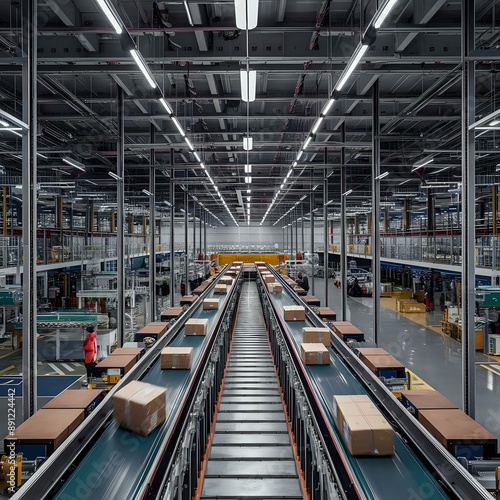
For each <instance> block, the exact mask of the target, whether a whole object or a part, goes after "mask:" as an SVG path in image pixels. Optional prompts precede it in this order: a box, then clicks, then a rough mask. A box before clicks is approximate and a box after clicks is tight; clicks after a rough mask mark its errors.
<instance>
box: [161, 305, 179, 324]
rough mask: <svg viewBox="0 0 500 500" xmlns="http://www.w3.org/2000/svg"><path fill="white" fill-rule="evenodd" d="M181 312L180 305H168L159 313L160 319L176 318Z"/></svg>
mask: <svg viewBox="0 0 500 500" xmlns="http://www.w3.org/2000/svg"><path fill="white" fill-rule="evenodd" d="M183 312H184V309H183V308H182V307H179V306H176V307H169V308H168V309H167V310H166V311H163V312H162V313H161V314H160V318H161V320H162V321H169V320H171V319H172V318H178V317H179V316H180V315H181V314H182V313H183Z"/></svg>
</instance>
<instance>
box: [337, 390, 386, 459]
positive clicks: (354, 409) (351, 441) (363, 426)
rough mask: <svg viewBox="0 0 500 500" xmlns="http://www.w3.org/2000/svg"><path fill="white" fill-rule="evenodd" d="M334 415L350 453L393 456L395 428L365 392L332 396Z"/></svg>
mask: <svg viewBox="0 0 500 500" xmlns="http://www.w3.org/2000/svg"><path fill="white" fill-rule="evenodd" d="M333 416H334V418H335V423H336V425H337V428H338V430H339V433H340V435H341V436H342V438H343V439H344V442H345V444H346V446H347V447H348V448H349V450H350V451H351V453H352V454H353V455H356V456H357V455H371V456H374V455H379V456H384V455H392V454H393V452H394V431H393V429H392V427H391V426H390V424H389V423H388V422H387V420H386V419H385V418H384V416H383V415H382V413H380V411H379V409H378V408H377V406H376V405H375V404H374V403H373V402H372V401H371V399H370V398H369V397H368V396H367V395H365V394H359V395H358V394H356V395H338V396H334V397H333Z"/></svg>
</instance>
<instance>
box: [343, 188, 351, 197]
mask: <svg viewBox="0 0 500 500" xmlns="http://www.w3.org/2000/svg"><path fill="white" fill-rule="evenodd" d="M351 193H352V189H349V190H347V191H346V192H345V193H342V196H349V195H350V194H351Z"/></svg>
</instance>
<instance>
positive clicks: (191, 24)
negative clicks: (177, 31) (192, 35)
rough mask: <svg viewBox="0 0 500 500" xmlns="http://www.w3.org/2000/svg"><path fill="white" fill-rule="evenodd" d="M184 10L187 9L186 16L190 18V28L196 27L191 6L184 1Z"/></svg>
mask: <svg viewBox="0 0 500 500" xmlns="http://www.w3.org/2000/svg"><path fill="white" fill-rule="evenodd" d="M183 3H184V9H186V14H187V16H188V22H189V25H190V26H194V22H193V17H192V16H191V11H190V10H189V5H188V3H187V0H184V2H183Z"/></svg>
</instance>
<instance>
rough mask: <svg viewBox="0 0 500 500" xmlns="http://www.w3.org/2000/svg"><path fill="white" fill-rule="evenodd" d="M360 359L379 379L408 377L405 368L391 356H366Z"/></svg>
mask: <svg viewBox="0 0 500 500" xmlns="http://www.w3.org/2000/svg"><path fill="white" fill-rule="evenodd" d="M360 359H361V361H363V363H364V364H365V365H366V366H367V367H368V368H369V369H370V370H371V371H372V372H373V373H375V375H377V376H378V377H384V378H386V379H390V378H404V377H405V376H406V369H405V366H404V365H403V364H401V363H400V362H399V361H398V360H397V359H396V358H393V357H392V356H391V355H390V354H379V355H374V356H365V357H364V358H360Z"/></svg>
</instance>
